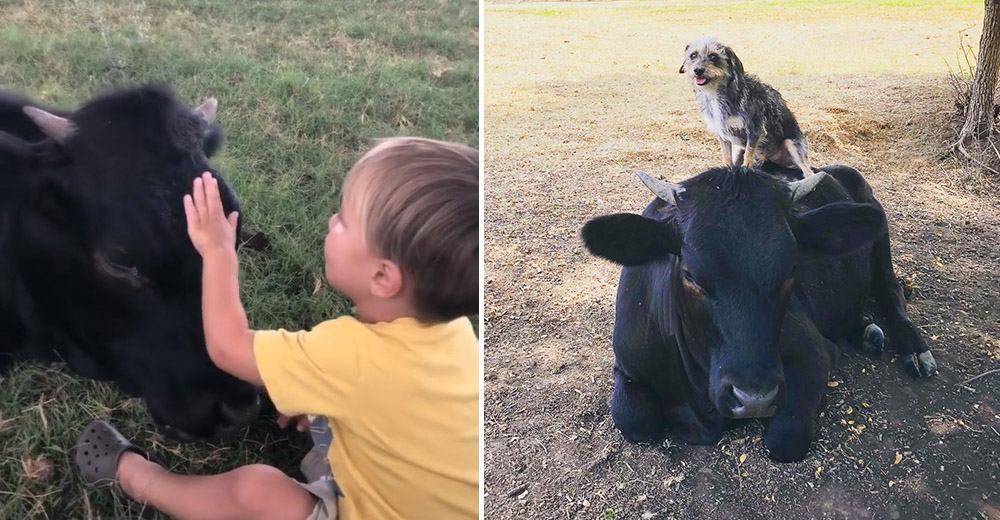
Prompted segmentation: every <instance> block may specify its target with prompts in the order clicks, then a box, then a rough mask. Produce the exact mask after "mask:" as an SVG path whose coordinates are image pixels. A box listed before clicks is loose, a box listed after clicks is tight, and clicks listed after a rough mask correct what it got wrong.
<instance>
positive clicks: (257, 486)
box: [118, 451, 316, 520]
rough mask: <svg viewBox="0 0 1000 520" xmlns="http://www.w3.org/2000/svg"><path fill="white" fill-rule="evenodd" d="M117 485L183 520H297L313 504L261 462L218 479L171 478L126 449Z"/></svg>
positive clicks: (133, 495) (311, 498)
mask: <svg viewBox="0 0 1000 520" xmlns="http://www.w3.org/2000/svg"><path fill="white" fill-rule="evenodd" d="M118 481H119V485H120V486H121V487H122V489H123V490H124V491H125V492H126V493H128V495H129V496H130V497H132V498H133V499H135V500H136V501H137V502H140V503H145V504H149V505H150V506H152V507H154V508H156V509H158V510H160V511H162V512H164V513H166V514H168V515H170V516H172V517H176V518H182V519H184V518H197V519H206V520H229V519H234V520H235V519H245V518H267V519H276V520H277V519H284V518H288V519H294V520H301V519H303V518H306V517H308V516H309V514H310V513H312V510H313V507H314V505H315V503H316V501H315V498H314V497H313V496H312V495H311V494H310V493H309V492H308V491H306V490H305V489H303V488H302V487H301V486H299V485H298V484H296V483H295V481H293V480H292V479H291V478H289V477H287V476H286V475H285V474H284V473H282V472H281V471H279V470H278V469H277V468H273V467H271V466H265V465H263V464H255V465H252V466H242V467H239V468H236V469H234V470H232V471H229V472H226V473H220V474H218V475H176V474H173V473H170V472H169V471H167V470H166V469H164V468H163V466H160V465H159V464H157V463H155V462H152V461H150V460H147V459H146V458H145V457H143V456H142V455H139V454H138V453H135V452H131V451H129V452H125V453H123V454H122V456H121V458H120V459H119V460H118Z"/></svg>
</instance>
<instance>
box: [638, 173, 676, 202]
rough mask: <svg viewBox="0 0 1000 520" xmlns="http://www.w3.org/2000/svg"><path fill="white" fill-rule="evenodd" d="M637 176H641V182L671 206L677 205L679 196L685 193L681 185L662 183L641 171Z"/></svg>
mask: <svg viewBox="0 0 1000 520" xmlns="http://www.w3.org/2000/svg"><path fill="white" fill-rule="evenodd" d="M636 174H638V175H639V180H641V181H642V183H643V184H645V185H646V187H647V188H649V190H650V191H652V192H653V194H654V195H656V196H657V197H659V198H661V199H663V200H664V201H666V202H669V203H670V204H673V205H674V206H676V205H677V195H679V194H681V193H683V192H684V187H683V186H681V185H680V184H673V183H670V182H665V181H661V180H660V179H656V178H653V177H651V176H649V175H647V174H645V173H643V172H640V171H637V172H636Z"/></svg>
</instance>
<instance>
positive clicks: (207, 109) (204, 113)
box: [194, 97, 219, 123]
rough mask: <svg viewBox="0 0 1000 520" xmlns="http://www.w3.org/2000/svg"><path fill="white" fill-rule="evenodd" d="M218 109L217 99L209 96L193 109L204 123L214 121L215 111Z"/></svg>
mask: <svg viewBox="0 0 1000 520" xmlns="http://www.w3.org/2000/svg"><path fill="white" fill-rule="evenodd" d="M218 110H219V101H218V100H217V99H215V98H214V97H210V98H208V99H206V100H205V102H204V103H202V104H201V106H199V107H198V108H196V109H194V111H195V112H196V113H197V114H198V115H199V116H200V117H201V118H202V119H204V120H205V122H206V123H211V122H212V121H215V113H216V111H218Z"/></svg>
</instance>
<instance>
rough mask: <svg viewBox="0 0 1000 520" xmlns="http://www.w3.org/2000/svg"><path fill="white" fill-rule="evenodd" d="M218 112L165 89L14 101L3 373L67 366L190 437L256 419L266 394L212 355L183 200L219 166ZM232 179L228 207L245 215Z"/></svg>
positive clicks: (9, 117) (3, 247) (1, 131)
mask: <svg viewBox="0 0 1000 520" xmlns="http://www.w3.org/2000/svg"><path fill="white" fill-rule="evenodd" d="M25 106H28V107H29V108H25ZM216 106H217V105H216V102H215V101H214V100H209V101H208V102H206V103H205V104H204V105H202V106H200V107H198V108H196V109H191V108H190V107H187V106H185V105H182V104H181V103H179V102H178V101H176V99H175V98H174V97H173V95H172V94H171V93H170V92H169V91H167V90H166V89H162V88H156V87H147V88H139V89H132V90H124V91H118V92H111V93H108V94H106V95H103V96H100V97H98V98H96V99H94V100H92V101H90V102H89V103H87V104H86V105H84V106H83V107H81V108H80V109H79V110H76V111H75V112H72V113H58V112H56V113H54V112H52V111H49V110H46V109H44V108H39V105H37V104H34V103H31V102H30V101H28V100H23V99H20V98H15V97H12V96H9V95H6V96H3V97H0V369H3V368H5V365H9V364H10V362H11V361H12V360H15V359H24V358H33V359H40V360H64V361H66V363H67V364H68V365H69V367H70V368H71V369H72V370H74V371H75V372H77V373H79V374H81V375H83V376H86V377H90V378H94V379H102V380H112V381H114V382H116V383H117V384H118V385H119V386H120V388H121V389H122V390H124V391H125V392H126V393H128V394H131V395H135V396H139V397H141V398H142V399H144V400H145V402H146V405H147V407H148V409H149V411H150V415H151V416H152V418H153V422H154V424H156V425H157V427H158V428H159V429H160V430H161V431H162V432H164V433H166V434H167V435H170V436H172V437H175V438H178V439H181V440H193V439H199V438H214V437H218V436H221V435H226V434H230V433H233V432H235V431H236V430H238V429H239V428H241V427H242V426H244V425H246V424H247V423H248V422H249V421H250V420H252V419H253V417H254V416H255V415H256V413H257V410H258V407H259V397H258V394H257V391H256V389H255V388H254V387H253V386H251V385H249V384H246V383H244V382H242V381H239V380H237V379H235V378H233V377H232V376H230V375H228V374H226V373H224V372H222V371H220V370H219V369H217V368H216V367H215V366H214V365H213V363H212V362H211V360H210V359H209V357H208V354H207V353H206V351H205V344H204V337H203V332H202V325H201V258H200V256H199V255H198V253H197V252H196V251H195V250H194V248H193V247H192V245H191V243H190V241H189V239H188V236H187V231H186V223H185V219H184V210H183V205H182V197H183V195H184V194H185V193H186V192H187V191H189V190H190V187H191V184H192V181H193V179H194V178H195V177H196V176H197V175H199V174H200V173H201V172H203V171H206V170H209V171H213V172H214V170H212V168H211V166H210V164H209V162H208V156H209V155H211V154H212V153H213V152H214V151H215V148H216V147H217V146H218V144H219V142H220V141H221V131H219V130H218V127H216V126H214V125H213V124H212V119H213V117H214V115H215V111H216ZM12 107H16V109H14V108H12ZM25 116H26V117H25ZM28 123H30V124H28ZM39 131H40V134H39ZM216 176H217V177H218V174H216ZM220 181H222V182H220V187H221V188H222V190H223V202H224V206H225V209H226V211H227V212H230V211H235V210H238V201H237V198H236V195H235V193H234V192H233V191H232V189H231V188H229V186H228V185H227V184H226V183H225V182H224V181H223V180H222V179H221V178H220ZM234 246H235V245H234Z"/></svg>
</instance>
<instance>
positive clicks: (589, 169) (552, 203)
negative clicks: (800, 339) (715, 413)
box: [484, 2, 1000, 520]
mask: <svg viewBox="0 0 1000 520" xmlns="http://www.w3.org/2000/svg"><path fill="white" fill-rule="evenodd" d="M883 3H884V4H887V5H889V4H892V5H896V4H899V3H900V2H892V3H888V2H883ZM918 3H919V4H922V5H923V7H921V6H918V7H916V8H913V9H900V8H898V7H872V6H871V5H873V4H875V3H874V2H873V3H871V4H869V3H854V2H835V3H828V4H826V5H828V7H806V8H802V7H801V4H802V2H795V5H796V6H799V7H800V8H798V9H790V5H789V3H787V2H768V3H766V4H765V3H760V2H752V3H750V2H728V3H724V4H723V5H721V6H718V5H714V6H713V7H712V8H701V7H698V6H697V4H696V3H695V2H666V3H662V2H661V3H626V4H619V3H600V4H590V3H588V4H563V3H559V4H515V5H497V4H487V6H486V10H485V19H484V24H485V31H486V32H485V41H486V47H485V65H484V67H485V93H486V94H485V100H484V103H485V113H486V118H485V125H484V129H485V150H484V151H485V156H486V163H485V164H486V188H485V189H486V223H485V225H486V228H485V232H486V250H485V256H486V313H485V316H484V322H485V329H484V337H485V340H486V358H485V377H486V381H485V407H486V409H485V425H486V429H485V490H486V496H485V500H486V505H485V511H486V518H490V519H509V518H546V519H559V518H567V519H583V518H598V519H606V520H607V519H621V518H641V519H660V518H663V519H667V518H711V519H714V518H719V519H722V518H727V519H729V518H740V519H743V518H747V519H754V518H795V519H799V518H852V519H853V518H879V519H882V518H889V519H895V518H903V519H906V518H986V519H998V518H1000V481H998V477H1000V399H998V395H1000V394H998V392H1000V372H988V371H990V370H994V369H997V368H998V367H1000V308H998V307H1000V306H998V303H1000V275H998V274H997V273H998V272H1000V245H998V244H1000V203H998V198H997V193H998V191H1000V190H998V189H997V186H996V184H995V182H990V181H988V180H985V179H983V178H982V177H979V176H977V175H976V174H973V173H971V172H969V171H968V170H965V169H963V168H962V167H961V166H960V165H959V164H957V163H956V162H955V161H953V160H951V159H946V160H943V161H939V160H938V156H939V154H940V152H941V150H942V149H943V147H944V144H943V143H944V141H945V140H946V139H947V137H948V135H949V132H950V131H951V129H952V121H953V116H954V111H955V108H954V106H953V103H952V97H951V93H950V92H949V90H948V81H947V76H946V74H947V66H946V61H947V63H951V64H952V66H953V67H954V65H955V57H956V54H957V53H958V48H959V35H960V34H963V35H965V34H967V35H968V36H967V37H966V38H965V39H966V41H967V42H978V39H979V32H978V31H979V29H978V26H979V24H980V23H981V20H982V2H945V3H941V4H937V3H935V4H931V3H923V2H918ZM928 6H935V7H928ZM704 34H715V35H718V36H720V38H721V39H723V41H726V42H728V43H730V44H731V45H732V46H733V48H734V49H735V50H736V52H737V53H738V54H739V55H740V57H741V58H742V61H743V63H744V65H745V66H746V68H747V70H748V72H752V73H755V74H757V75H758V76H759V77H760V78H761V79H762V80H764V81H765V82H767V83H770V84H771V85H773V86H774V87H776V88H777V89H778V90H779V91H780V92H781V93H782V94H783V96H784V97H785V99H786V100H788V103H789V105H790V107H791V108H792V110H793V111H794V112H795V113H796V115H797V117H798V119H799V122H800V125H801V126H802V127H803V129H804V130H805V132H806V135H807V137H808V139H809V143H810V148H811V155H812V157H813V161H812V163H813V165H815V166H822V165H826V164H834V163H842V164H848V165H851V166H854V167H856V168H858V169H859V170H861V171H862V172H863V173H864V174H865V175H866V177H867V178H868V180H869V182H870V183H871V184H872V186H873V188H874V190H875V193H876V196H878V197H879V199H880V200H881V202H882V204H883V205H884V206H885V208H886V211H887V214H888V218H889V226H890V230H891V238H892V245H893V254H894V263H895V266H896V270H897V275H899V276H901V277H902V278H904V279H905V280H908V281H909V282H910V284H911V285H912V288H913V292H912V296H911V301H910V317H911V319H912V320H913V322H914V323H915V324H916V325H917V326H918V327H919V328H920V330H921V331H922V332H923V334H924V337H925V338H926V340H927V342H928V344H929V346H930V348H931V349H932V351H933V352H934V355H935V357H936V359H937V360H938V363H939V365H940V373H939V374H938V375H937V376H935V377H933V378H931V379H929V380H920V381H917V380H913V379H911V378H910V377H909V376H907V375H906V374H905V373H904V371H903V369H902V367H901V366H900V364H899V362H898V360H896V359H894V358H893V355H892V352H887V353H886V354H885V355H883V356H882V357H881V358H871V357H868V356H866V355H864V354H862V353H861V351H860V350H856V349H853V348H844V349H842V352H843V356H842V359H841V363H840V365H839V367H838V368H837V369H836V371H835V372H834V373H833V374H832V377H831V383H830V388H829V393H828V395H827V402H826V407H825V411H824V412H823V415H822V416H821V419H820V429H819V432H818V441H817V442H816V443H815V444H814V445H813V448H812V450H811V452H810V454H809V456H808V457H807V458H806V459H805V460H804V461H802V462H800V463H795V464H779V463H775V462H772V461H771V460H770V459H768V457H767V455H766V453H765V450H764V447H763V445H762V442H761V439H760V433H761V426H760V425H759V424H756V423H755V424H751V425H749V426H746V427H741V428H737V429H735V430H732V431H730V432H728V433H727V434H726V435H725V436H724V438H723V440H722V441H721V442H720V443H719V444H718V445H717V446H690V445H684V444H679V443H677V442H670V441H669V440H668V441H666V442H664V443H662V444H657V445H652V446H650V445H637V444H632V443H629V442H626V441H624V439H623V438H622V436H621V434H620V433H619V432H618V431H617V430H615V429H614V426H613V424H612V421H611V416H610V408H609V406H610V398H611V391H612V375H611V365H612V362H613V354H612V351H611V331H612V325H613V311H614V300H615V290H616V286H617V280H618V273H619V268H617V267H615V266H614V265H611V264H610V263H607V262H604V261H601V260H599V259H597V258H595V257H592V256H590V255H589V254H588V253H587V252H586V251H585V250H584V249H583V248H582V244H581V242H580V240H579V230H580V228H581V226H582V225H583V223H584V222H585V221H586V220H587V219H589V218H592V217H594V216H598V215H602V214H607V213H613V212H620V211H634V212H639V211H641V209H642V208H643V207H644V206H645V204H646V203H648V202H649V200H650V199H651V196H650V194H649V192H648V191H646V190H645V188H644V187H643V186H642V185H641V184H640V183H639V181H638V180H637V179H636V177H635V175H634V171H635V170H636V169H642V170H644V171H647V172H653V173H656V174H659V175H664V176H665V177H666V178H668V179H669V180H672V181H678V180H681V179H684V178H687V177H689V176H692V175H694V174H696V173H699V172H701V171H703V170H704V169H707V168H708V167H711V166H716V165H718V163H719V162H720V160H719V157H720V152H719V149H718V144H717V143H716V141H715V139H714V137H713V136H711V135H710V134H708V132H707V130H706V129H705V126H704V123H703V122H702V121H701V118H700V116H699V115H698V113H697V108H696V104H695V101H694V96H693V94H692V93H691V90H690V86H689V84H688V83H687V82H686V80H685V79H684V76H682V75H680V74H678V73H677V67H678V66H679V65H680V61H681V57H682V50H683V46H684V44H685V42H686V41H687V40H690V39H692V38H693V37H697V36H701V35H704ZM982 374H985V375H982ZM980 375H981V377H978V378H976V376H980ZM973 378H976V379H974V380H972V381H969V380H971V379H973Z"/></svg>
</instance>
